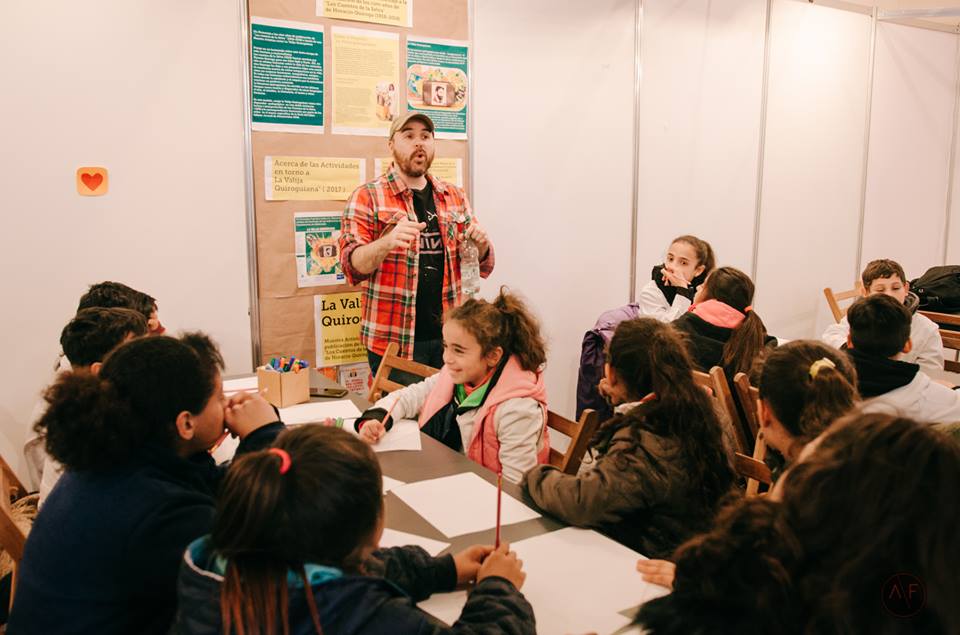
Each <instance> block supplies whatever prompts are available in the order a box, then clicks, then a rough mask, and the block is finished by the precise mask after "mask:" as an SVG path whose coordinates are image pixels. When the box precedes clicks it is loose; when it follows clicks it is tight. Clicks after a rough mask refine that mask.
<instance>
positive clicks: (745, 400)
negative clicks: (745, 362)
mask: <svg viewBox="0 0 960 635" xmlns="http://www.w3.org/2000/svg"><path fill="white" fill-rule="evenodd" d="M733 386H734V388H735V389H736V391H737V399H738V400H739V401H740V407H741V408H742V409H743V414H744V415H745V416H746V419H747V421H746V424H747V427H748V428H749V429H750V434H752V435H753V438H754V439H756V438H757V434H759V432H760V410H759V408H758V407H757V402H758V401H759V399H760V391H759V390H758V389H757V388H755V387H754V386H751V385H750V378H749V377H747V374H746V373H737V374H736V375H735V376H734V378H733Z"/></svg>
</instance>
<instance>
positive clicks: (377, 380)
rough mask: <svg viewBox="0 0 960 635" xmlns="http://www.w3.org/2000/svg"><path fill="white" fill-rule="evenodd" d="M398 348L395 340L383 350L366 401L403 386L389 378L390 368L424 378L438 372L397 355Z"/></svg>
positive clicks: (373, 399) (378, 397)
mask: <svg viewBox="0 0 960 635" xmlns="http://www.w3.org/2000/svg"><path fill="white" fill-rule="evenodd" d="M398 350H400V347H399V346H398V345H397V343H396V342H391V343H390V344H388V345H387V350H386V351H384V354H383V359H382V360H381V361H380V368H378V369H377V375H376V377H374V379H373V384H372V385H371V386H370V391H369V392H368V393H367V401H369V402H371V403H373V402H376V401H378V400H379V399H380V398H382V397H383V395H384V393H389V392H393V391H394V390H400V389H401V388H404V386H403V384H398V383H397V382H395V381H391V380H390V370H391V369H394V368H395V369H397V370H400V371H403V372H405V373H410V374H411V375H417V376H418V377H423V378H424V379H426V378H427V377H430V376H432V375H436V374H437V373H439V372H440V371H439V370H438V369H436V368H433V367H432V366H427V365H426V364H421V363H420V362H414V361H411V360H409V359H403V358H402V357H399V356H398V355H397V351H398Z"/></svg>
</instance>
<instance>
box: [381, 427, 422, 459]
mask: <svg viewBox="0 0 960 635" xmlns="http://www.w3.org/2000/svg"><path fill="white" fill-rule="evenodd" d="M370 447H372V448H373V451H374V452H392V451H394V450H419V449H420V447H421V446H420V425H419V424H418V423H417V422H416V421H412V420H410V419H400V420H399V421H397V422H396V423H394V424H393V427H392V428H390V431H389V432H387V433H386V434H384V435H383V436H382V437H380V440H379V441H377V442H376V443H374V444H373V445H372V446H370Z"/></svg>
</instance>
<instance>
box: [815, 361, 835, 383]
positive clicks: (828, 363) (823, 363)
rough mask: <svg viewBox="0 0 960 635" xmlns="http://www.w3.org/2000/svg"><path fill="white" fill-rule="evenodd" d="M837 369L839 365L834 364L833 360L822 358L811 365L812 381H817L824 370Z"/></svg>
mask: <svg viewBox="0 0 960 635" xmlns="http://www.w3.org/2000/svg"><path fill="white" fill-rule="evenodd" d="M828 367H829V368H836V367H837V365H836V364H834V363H833V361H832V360H830V359H827V358H826V357H821V358H820V359H818V360H817V361H815V362H813V363H812V364H810V379H816V378H817V374H818V373H819V372H820V371H821V370H823V369H824V368H828Z"/></svg>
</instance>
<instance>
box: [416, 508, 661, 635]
mask: <svg viewBox="0 0 960 635" xmlns="http://www.w3.org/2000/svg"><path fill="white" fill-rule="evenodd" d="M511 549H513V550H514V551H516V552H517V556H518V557H519V558H520V559H521V560H523V570H524V571H525V572H526V574H527V579H526V582H525V583H524V585H523V589H521V591H522V592H523V594H524V596H525V597H526V598H527V600H528V601H529V602H530V604H531V605H532V606H533V610H534V613H535V614H536V616H537V633H540V634H541V635H553V634H562V633H588V632H597V633H601V635H602V634H605V633H611V632H613V631H615V630H617V629H619V628H620V627H622V626H624V625H625V624H626V623H627V622H629V620H628V619H627V618H625V617H623V616H622V615H619V613H620V611H624V610H626V609H629V608H632V607H634V606H637V605H638V604H643V603H644V602H647V601H648V600H652V599H653V598H656V597H660V596H661V595H666V594H667V593H669V592H670V591H669V590H668V589H665V588H664V587H661V586H658V585H655V584H650V583H649V582H644V581H643V578H641V577H640V574H639V573H638V572H637V570H636V562H637V560H638V559H639V558H641V557H642V556H640V554H638V553H636V552H635V551H632V550H631V549H627V548H626V547H624V546H622V545H620V544H618V543H616V542H614V541H612V540H610V539H609V538H606V537H605V536H601V535H600V534H598V533H596V532H594V531H590V530H588V529H577V528H574V527H567V528H566V529H559V530H557V531H554V532H550V533H548V534H543V535H541V536H535V537H533V538H528V539H526V540H521V541H520V542H517V543H514V544H513V545H511ZM465 601H466V594H465V593H463V592H455V593H444V594H439V595H434V596H433V597H431V598H429V599H428V600H426V601H424V602H421V603H420V608H422V609H423V610H424V611H426V612H428V613H430V614H431V615H434V616H435V617H437V618H438V619H441V620H443V621H445V622H447V623H448V624H452V623H453V621H455V620H456V619H457V617H458V616H459V615H460V611H461V610H462V609H463V604H464V602H465ZM586 607H589V608H586Z"/></svg>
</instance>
